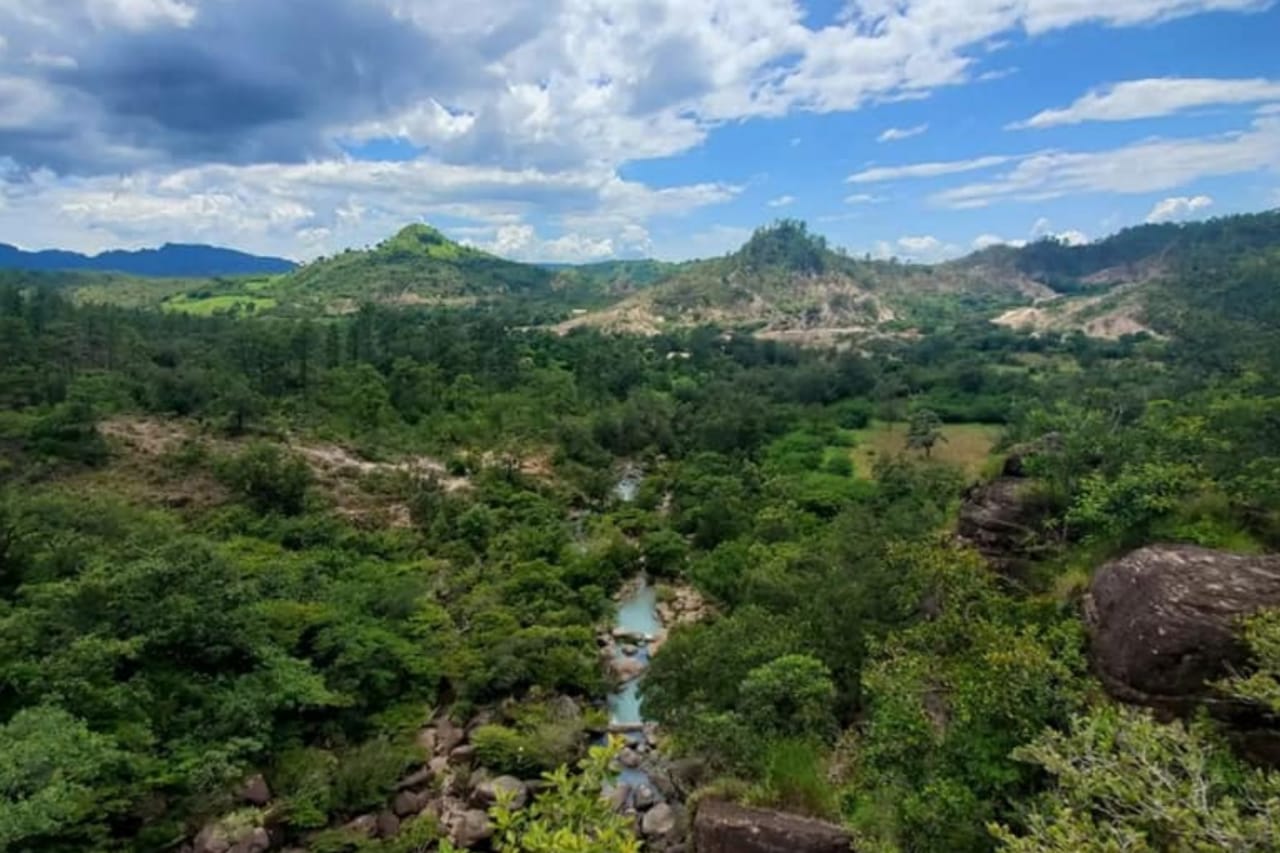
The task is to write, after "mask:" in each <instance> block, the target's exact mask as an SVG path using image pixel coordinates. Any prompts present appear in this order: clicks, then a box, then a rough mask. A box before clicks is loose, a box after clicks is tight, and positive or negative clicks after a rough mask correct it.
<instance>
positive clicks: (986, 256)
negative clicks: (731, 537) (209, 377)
mask: <svg viewBox="0 0 1280 853" xmlns="http://www.w3.org/2000/svg"><path fill="white" fill-rule="evenodd" d="M1277 253H1280V210H1276V211H1270V212H1265V213H1257V214H1245V215H1237V216H1228V217H1223V218H1220V219H1213V220H1209V221H1205V222H1195V223H1186V224H1155V225H1141V226H1138V227H1135V228H1129V229H1126V230H1124V231H1121V232H1119V233H1117V234H1114V235H1112V236H1110V237H1107V238H1105V239H1101V240H1098V241H1095V242H1093V243H1089V244H1087V245H1083V246H1076V245H1068V244H1067V243H1065V242H1061V241H1058V240H1054V239H1045V240H1041V241H1039V242H1036V243H1032V244H1030V245H1027V246H1021V247H1014V246H994V247H991V248H988V249H984V250H982V251H980V252H975V253H974V254H971V255H968V256H967V257H964V258H959V259H956V260H953V261H948V262H946V263H941V264H932V265H929V264H915V263H902V262H899V261H896V260H877V259H873V258H870V257H865V256H864V257H852V256H850V255H848V254H846V253H844V252H842V251H839V250H836V249H833V248H831V247H830V246H829V245H828V244H827V241H826V240H825V239H824V238H823V237H821V236H820V235H818V234H814V233H812V232H810V231H809V230H808V228H807V226H805V224H804V223H802V222H798V221H792V220H783V221H780V222H775V223H773V224H772V225H770V226H767V227H764V228H760V229H758V230H757V231H756V232H755V234H754V235H753V236H752V237H751V239H749V240H748V241H747V242H746V243H745V244H744V245H743V246H742V247H741V248H740V249H739V250H738V251H737V252H734V253H732V254H728V255H724V256H722V257H718V258H710V259H706V260H695V261H685V262H682V263H664V262H660V261H654V260H620V261H606V262H603V263H597V264H586V265H582V266H563V265H545V264H529V263H521V262H519V261H513V260H508V259H505V258H501V257H498V256H496V255H492V254H489V253H487V252H484V251H481V250H479V249H477V248H475V247H473V246H467V245H463V244H460V243H457V242H455V241H453V240H450V239H449V238H448V237H446V236H445V235H444V234H442V233H441V232H440V231H438V230H436V229H435V228H432V227H430V226H428V225H425V224H415V225H410V226H408V227H407V228H404V229H403V230H401V231H400V232H399V233H397V234H395V235H393V236H391V237H389V238H388V239H386V240H384V241H382V242H381V243H379V244H378V245H377V246H376V247H374V248H371V249H366V250H347V251H344V252H341V253H339V254H336V255H333V256H331V257H328V258H321V259H319V260H316V261H313V262H311V263H308V264H306V265H304V266H298V267H295V266H294V265H293V264H291V263H290V262H288V261H284V260H280V259H274V258H256V257H253V256H251V255H244V254H241V253H239V252H232V251H228V250H225V249H213V248H210V247H206V246H165V247H164V248H162V249H159V250H156V251H151V252H109V253H106V254H103V255H99V256H98V257H96V258H85V257H83V256H81V255H74V254H70V253H59V252H42V253H35V254H30V253H19V252H16V250H12V249H9V248H8V247H4V246H2V245H0V269H2V268H3V267H5V266H22V267H23V268H25V269H33V268H34V269H44V270H49V269H58V270H72V271H74V275H75V276H85V277H95V276H96V277H98V278H103V276H97V274H96V273H95V272H93V271H96V270H122V271H124V272H129V273H133V274H135V275H144V276H168V277H171V279H173V280H170V281H166V282H163V283H162V282H155V283H147V284H145V285H144V286H142V287H138V286H129V287H126V286H121V285H120V284H119V283H117V282H103V281H91V282H85V281H75V282H65V283H64V286H71V287H75V288H77V290H78V292H80V293H81V294H82V295H83V296H84V298H92V299H94V300H106V301H115V302H117V303H119V304H127V305H131V306H136V305H158V306H162V307H164V308H165V309H166V310H178V311H190V312H195V313H218V312H236V311H245V312H247V311H253V312H255V313H263V312H277V313H282V314H289V315H292V316H301V315H320V314H324V315H339V314H346V313H351V312H354V311H357V310H359V308H360V306H362V305H365V304H369V303H373V304H380V305H384V306H391V307H402V308H406V309H409V308H415V307H418V308H441V309H454V308H457V309H470V308H482V309H484V310H492V311H494V312H495V313H497V314H500V315H501V316H503V317H504V318H505V319H506V320H507V321H508V322H512V323H515V324H519V325H527V326H544V327H554V328H555V329H557V330H558V331H560V332H562V333H568V332H570V331H572V330H574V329H578V328H583V327H586V328H595V329H599V330H604V331H614V332H629V333H639V334H657V333H660V332H662V331H663V330H666V329H671V328H679V327H686V328H687V327H690V326H698V325H704V324H711V325H716V326H719V327H721V328H725V329H734V330H740V331H743V332H747V333H750V334H754V335H756V336H759V337H766V338H772V339H775V340H782V341H793V342H797V343H806V344H818V345H827V344H837V345H842V344H845V343H849V342H853V341H862V340H868V339H872V338H877V337H883V336H886V335H888V336H898V335H919V334H931V333H934V332H936V331H939V330H945V329H947V328H949V327H951V326H954V324H955V323H957V322H962V321H967V320H972V319H983V320H989V321H992V322H995V323H997V324H999V325H1001V326H1005V327H1008V328H1012V329H1018V330H1027V331H1044V332H1048V331H1059V332H1070V331H1081V332H1084V333H1085V334H1087V335H1091V336H1094V337H1101V338H1113V339H1114V338H1121V337H1124V336H1126V335H1131V334H1137V333H1142V332H1152V333H1159V332H1160V327H1161V325H1162V324H1161V323H1159V322H1153V321H1158V320H1159V317H1160V316H1164V315H1167V314H1168V311H1169V309H1168V307H1167V306H1164V305H1162V304H1161V297H1162V294H1165V293H1167V292H1169V291H1168V288H1170V287H1173V286H1175V285H1177V284H1178V283H1179V282H1182V283H1186V282H1190V283H1192V284H1194V283H1195V282H1197V281H1200V280H1202V279H1205V278H1206V276H1205V273H1206V272H1212V273H1213V274H1214V275H1218V274H1219V273H1220V271H1221V270H1222V269H1226V268H1228V267H1230V266H1231V265H1233V264H1239V263H1240V262H1242V261H1246V260H1248V259H1250V258H1258V259H1262V260H1261V261H1260V262H1262V261H1265V262H1266V263H1267V264H1270V263H1272V260H1271V259H1272V258H1275V257H1280V255H1277ZM15 257H16V258H17V259H18V260H17V262H15V261H14V260H13V259H14V258H15ZM1270 268H1271V267H1268V269H1270ZM273 272H282V273H285V274H283V275H280V276H277V277H274V278H272V279H271V280H270V281H269V282H262V281H245V280H236V279H231V278H227V279H226V280H223V281H208V280H205V281H195V282H187V281H182V280H180V277H203V278H205V279H208V278H210V277H213V276H230V275H232V274H235V273H259V274H261V273H273ZM1214 280H1215V281H1216V280H1217V279H1214ZM1215 287H1216V285H1215ZM1169 325H1170V324H1169V323H1164V324H1163V327H1168V326H1169Z"/></svg>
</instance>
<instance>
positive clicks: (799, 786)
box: [747, 738, 839, 820]
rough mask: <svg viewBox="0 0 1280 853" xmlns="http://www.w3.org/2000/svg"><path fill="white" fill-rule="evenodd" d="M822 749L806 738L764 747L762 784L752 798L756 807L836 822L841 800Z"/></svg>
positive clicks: (791, 739)
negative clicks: (830, 778) (827, 771)
mask: <svg viewBox="0 0 1280 853" xmlns="http://www.w3.org/2000/svg"><path fill="white" fill-rule="evenodd" d="M825 769H826V760H825V756H824V754H823V751H822V748H821V747H820V746H819V745H818V744H817V743H815V742H814V741H812V740H808V739H805V738H781V739H778V740H773V741H770V742H769V744H768V746H767V747H766V748H765V753H764V767H763V773H762V774H761V779H760V782H759V783H758V784H757V785H755V786H754V787H753V788H752V789H751V791H750V793H749V795H748V798H747V799H748V802H750V803H752V804H753V805H758V806H767V807H769V808H777V809H782V810H784V811H788V812H796V813H799V814H805V815H809V816H811V817H818V818H824V819H829V820H834V819H835V818H836V817H838V815H839V799H838V797H837V796H836V792H835V788H834V787H833V786H832V784H831V782H830V780H828V779H827V778H826V775H825Z"/></svg>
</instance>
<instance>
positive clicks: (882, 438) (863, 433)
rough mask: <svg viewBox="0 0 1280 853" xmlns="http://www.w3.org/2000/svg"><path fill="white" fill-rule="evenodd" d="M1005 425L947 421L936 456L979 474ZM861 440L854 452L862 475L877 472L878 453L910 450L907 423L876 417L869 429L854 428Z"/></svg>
mask: <svg viewBox="0 0 1280 853" xmlns="http://www.w3.org/2000/svg"><path fill="white" fill-rule="evenodd" d="M1003 430H1004V428H1003V427H1001V426H996V425H993V424H944V425H943V427H942V435H943V437H944V438H945V439H946V440H945V441H939V442H938V445H937V446H936V447H934V448H933V457H932V458H933V459H936V460H937V461H939V462H946V463H949V464H951V465H956V466H958V467H960V468H961V469H963V470H964V472H965V473H966V474H967V475H969V476H970V477H978V476H979V475H981V474H982V473H983V471H984V469H985V468H986V467H987V464H988V463H989V462H990V461H991V457H992V452H991V451H992V448H994V447H995V445H996V442H997V441H998V440H999V439H1000V434H1001V433H1002V432H1003ZM854 438H855V439H856V441H857V444H856V445H855V446H854V447H853V449H852V450H851V451H850V453H851V454H852V455H853V465H854V468H855V469H856V470H857V473H858V476H859V477H867V478H870V477H872V476H873V471H874V467H875V462H876V457H877V456H879V455H880V454H882V453H887V454H889V455H890V456H896V455H897V454H899V453H904V452H906V450H907V425H906V423H883V422H881V421H875V422H873V423H872V424H871V426H869V427H868V428H866V429H860V430H857V431H855V432H854Z"/></svg>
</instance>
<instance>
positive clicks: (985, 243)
mask: <svg viewBox="0 0 1280 853" xmlns="http://www.w3.org/2000/svg"><path fill="white" fill-rule="evenodd" d="M971 245H972V246H973V249H974V251H977V252H980V251H982V250H983V249H989V248H991V247H992V246H1012V247H1014V248H1015V249H1016V248H1020V247H1022V246H1025V245H1027V241H1026V240H1012V239H1008V238H1005V237H1000V236H998V235H996V234H979V235H978V236H977V237H974V238H973V243H972V244H971Z"/></svg>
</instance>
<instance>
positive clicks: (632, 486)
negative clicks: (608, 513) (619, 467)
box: [613, 465, 644, 503]
mask: <svg viewBox="0 0 1280 853" xmlns="http://www.w3.org/2000/svg"><path fill="white" fill-rule="evenodd" d="M642 482H644V472H643V471H641V470H640V469H639V468H638V467H636V466H635V465H628V466H627V468H626V470H624V471H623V472H622V477H621V479H619V480H618V483H617V485H615V486H614V487H613V493H614V495H615V496H617V498H618V500H620V501H622V502H623V503H631V502H632V501H634V500H635V499H636V497H637V496H638V495H639V494H640V484H641V483H642Z"/></svg>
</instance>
